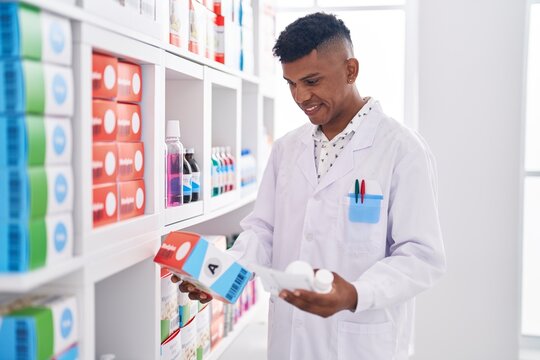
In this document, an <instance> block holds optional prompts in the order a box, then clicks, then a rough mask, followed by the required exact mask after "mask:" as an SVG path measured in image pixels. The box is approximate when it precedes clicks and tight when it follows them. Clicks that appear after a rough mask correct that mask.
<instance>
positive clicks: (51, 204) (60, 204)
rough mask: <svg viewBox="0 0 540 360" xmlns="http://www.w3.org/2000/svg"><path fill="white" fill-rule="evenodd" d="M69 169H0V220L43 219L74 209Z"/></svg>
mask: <svg viewBox="0 0 540 360" xmlns="http://www.w3.org/2000/svg"><path fill="white" fill-rule="evenodd" d="M73 192H74V191H73V173H72V171H71V167H69V166H46V167H31V168H28V169H25V168H15V167H10V168H3V169H1V168H0V221H2V222H7V221H12V220H28V219H38V218H44V217H45V216H47V215H51V214H59V213H65V212H69V211H71V210H72V209H73Z"/></svg>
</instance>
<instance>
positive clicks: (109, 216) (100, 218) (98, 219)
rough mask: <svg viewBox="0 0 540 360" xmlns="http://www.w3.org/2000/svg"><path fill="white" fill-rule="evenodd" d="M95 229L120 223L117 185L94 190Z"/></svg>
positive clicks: (93, 211)
mask: <svg viewBox="0 0 540 360" xmlns="http://www.w3.org/2000/svg"><path fill="white" fill-rule="evenodd" d="M92 195H93V199H92V214H93V222H94V228H96V227H99V226H103V225H107V224H112V223H114V222H116V221H118V189H117V185H116V183H112V184H103V185H95V186H94V187H93V188H92Z"/></svg>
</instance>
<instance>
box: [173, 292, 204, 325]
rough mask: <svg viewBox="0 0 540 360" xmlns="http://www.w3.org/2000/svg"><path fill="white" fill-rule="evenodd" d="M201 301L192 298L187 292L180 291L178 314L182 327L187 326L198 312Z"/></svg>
mask: <svg viewBox="0 0 540 360" xmlns="http://www.w3.org/2000/svg"><path fill="white" fill-rule="evenodd" d="M199 303H200V302H199V301H198V300H191V299H190V298H189V295H188V294H187V293H183V292H180V291H179V292H178V315H179V317H178V318H179V325H180V327H184V326H186V324H187V323H189V322H190V321H191V320H192V319H193V318H194V317H195V316H196V315H197V314H198V313H199Z"/></svg>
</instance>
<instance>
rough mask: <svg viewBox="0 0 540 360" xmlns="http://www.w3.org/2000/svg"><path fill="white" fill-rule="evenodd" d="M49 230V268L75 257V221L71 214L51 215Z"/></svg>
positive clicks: (48, 219) (49, 217)
mask: <svg viewBox="0 0 540 360" xmlns="http://www.w3.org/2000/svg"><path fill="white" fill-rule="evenodd" d="M45 223H46V228H47V266H50V265H52V264H56V263H59V262H61V261H64V260H66V259H69V258H71V257H73V221H72V219H71V214H70V213H66V214H58V215H49V216H47V218H46V219H45Z"/></svg>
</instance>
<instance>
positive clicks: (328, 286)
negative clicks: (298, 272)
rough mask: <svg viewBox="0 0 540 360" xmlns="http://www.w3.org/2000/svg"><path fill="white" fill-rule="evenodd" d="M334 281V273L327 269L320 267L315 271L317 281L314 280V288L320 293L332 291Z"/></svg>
mask: <svg viewBox="0 0 540 360" xmlns="http://www.w3.org/2000/svg"><path fill="white" fill-rule="evenodd" d="M333 283H334V274H332V273H331V272H330V271H328V270H326V269H320V270H319V271H317V273H315V281H314V282H313V288H314V289H315V291H316V292H318V293H320V294H328V293H329V292H330V291H332V284H333Z"/></svg>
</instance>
